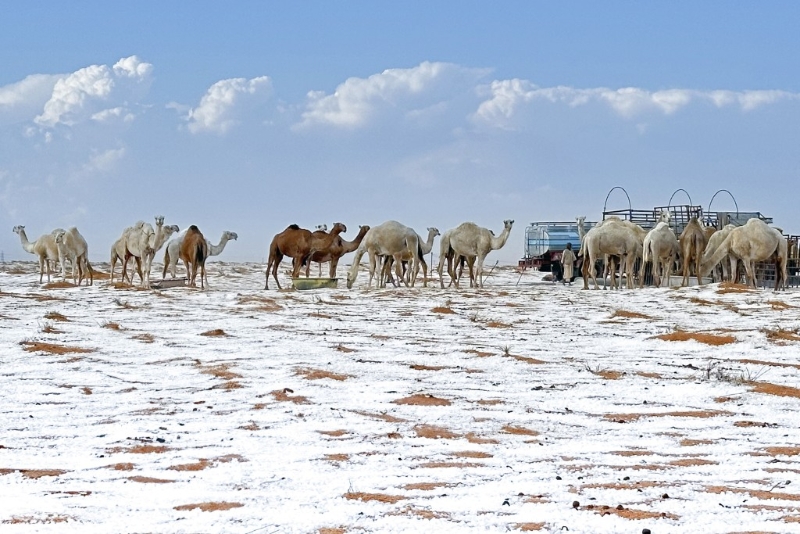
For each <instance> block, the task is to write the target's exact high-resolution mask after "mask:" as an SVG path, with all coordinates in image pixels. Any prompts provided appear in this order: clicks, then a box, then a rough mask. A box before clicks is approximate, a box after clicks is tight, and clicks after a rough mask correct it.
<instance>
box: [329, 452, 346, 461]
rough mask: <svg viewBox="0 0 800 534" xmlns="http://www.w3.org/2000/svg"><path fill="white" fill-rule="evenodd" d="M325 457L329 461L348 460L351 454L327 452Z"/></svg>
mask: <svg viewBox="0 0 800 534" xmlns="http://www.w3.org/2000/svg"><path fill="white" fill-rule="evenodd" d="M325 459H326V460H327V461H329V462H346V461H347V460H349V459H350V455H349V454H343V453H337V454H326V455H325Z"/></svg>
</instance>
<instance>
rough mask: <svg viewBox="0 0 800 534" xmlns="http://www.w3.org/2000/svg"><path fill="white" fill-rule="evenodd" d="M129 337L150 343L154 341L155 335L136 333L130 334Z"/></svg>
mask: <svg viewBox="0 0 800 534" xmlns="http://www.w3.org/2000/svg"><path fill="white" fill-rule="evenodd" d="M131 339H135V340H136V341H141V342H142V343H152V342H153V341H155V339H156V338H155V336H153V334H137V335H135V336H132V337H131Z"/></svg>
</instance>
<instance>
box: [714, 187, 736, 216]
mask: <svg viewBox="0 0 800 534" xmlns="http://www.w3.org/2000/svg"><path fill="white" fill-rule="evenodd" d="M720 193H728V195H729V196H730V197H731V199H732V200H733V205H734V206H736V216H737V217H738V216H739V204H738V203H737V202H736V198H734V196H733V193H731V192H730V191H728V190H727V189H720V190H719V191H717V192H716V193H714V196H713V197H711V200H709V201H708V210H706V211H708V212H709V213H711V204H712V203H713V202H714V199H715V198H716V196H717V195H718V194H720Z"/></svg>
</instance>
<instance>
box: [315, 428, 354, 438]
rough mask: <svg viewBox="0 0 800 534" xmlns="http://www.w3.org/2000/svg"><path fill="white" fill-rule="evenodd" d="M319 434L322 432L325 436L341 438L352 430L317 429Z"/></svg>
mask: <svg viewBox="0 0 800 534" xmlns="http://www.w3.org/2000/svg"><path fill="white" fill-rule="evenodd" d="M317 433H318V434H322V435H324V436H331V437H332V438H340V437H342V436H346V435H348V434H349V433H350V432H348V431H347V430H342V429H339V430H317Z"/></svg>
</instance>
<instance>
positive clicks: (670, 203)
mask: <svg viewBox="0 0 800 534" xmlns="http://www.w3.org/2000/svg"><path fill="white" fill-rule="evenodd" d="M678 191H683V192H684V193H686V196H687V197H688V198H689V205H690V206H692V205H693V204H692V197H691V195H689V192H688V191H686V189H683V188H679V189H676V190H675V191H673V193H672V196H671V197H669V202H667V207H668V208H669V207H672V199H673V198H675V194H676V193H677V192H678Z"/></svg>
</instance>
